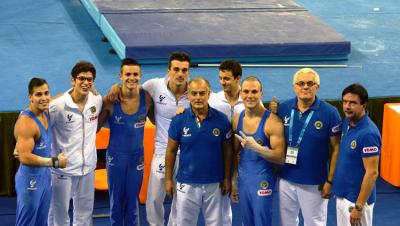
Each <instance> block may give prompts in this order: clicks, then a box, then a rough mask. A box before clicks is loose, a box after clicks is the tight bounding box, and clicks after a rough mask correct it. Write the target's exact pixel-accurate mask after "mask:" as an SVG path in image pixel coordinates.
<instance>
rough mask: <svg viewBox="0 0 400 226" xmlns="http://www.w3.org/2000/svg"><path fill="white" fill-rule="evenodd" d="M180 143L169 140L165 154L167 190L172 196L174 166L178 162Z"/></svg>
mask: <svg viewBox="0 0 400 226" xmlns="http://www.w3.org/2000/svg"><path fill="white" fill-rule="evenodd" d="M178 147H179V143H178V141H175V140H173V139H171V138H168V144H167V150H166V153H165V190H166V193H167V195H170V196H172V195H173V194H174V187H175V186H174V182H173V178H172V177H173V174H174V172H173V171H174V165H175V160H176V154H177V152H178Z"/></svg>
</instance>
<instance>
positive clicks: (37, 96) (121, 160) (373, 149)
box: [15, 52, 381, 226]
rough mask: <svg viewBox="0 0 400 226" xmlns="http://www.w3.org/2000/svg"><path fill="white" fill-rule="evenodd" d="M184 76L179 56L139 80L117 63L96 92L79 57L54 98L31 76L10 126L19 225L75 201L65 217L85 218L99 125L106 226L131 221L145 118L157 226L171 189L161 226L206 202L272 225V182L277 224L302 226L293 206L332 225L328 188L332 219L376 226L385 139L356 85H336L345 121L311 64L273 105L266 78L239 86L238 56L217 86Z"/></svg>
mask: <svg viewBox="0 0 400 226" xmlns="http://www.w3.org/2000/svg"><path fill="white" fill-rule="evenodd" d="M189 74H190V57H189V55H188V54H187V53H185V52H174V53H172V54H171V56H170V59H169V63H168V69H167V75H166V76H165V77H164V78H155V79H150V80H148V81H146V82H145V83H144V84H143V85H140V79H141V70H140V66H139V64H138V63H137V62H136V61H135V60H133V59H124V60H123V61H122V63H121V70H120V75H119V76H120V79H121V81H122V84H121V85H119V86H116V87H115V86H114V89H112V91H111V92H110V93H109V94H107V95H106V96H104V97H103V98H101V97H100V95H97V92H96V91H95V90H93V88H94V79H95V76H96V71H95V69H94V66H93V65H92V64H90V63H89V62H79V63H78V64H76V65H75V66H74V68H73V69H72V72H71V84H72V89H71V90H68V91H67V92H66V93H64V94H63V95H61V96H59V97H57V98H55V99H54V100H52V101H51V102H50V96H49V89H48V85H47V83H46V82H45V81H44V80H43V79H32V80H31V83H30V85H29V99H30V101H31V103H30V105H29V107H28V108H27V109H26V110H24V111H22V112H21V116H20V117H19V119H18V121H17V123H16V126H15V137H16V140H17V146H16V151H17V152H18V154H19V159H20V162H21V166H20V169H19V170H18V172H17V174H16V191H17V225H46V224H47V222H48V224H49V225H69V224H70V219H69V215H68V209H69V203H70V200H71V199H72V200H73V206H74V209H73V210H74V211H73V212H74V213H73V219H72V221H73V224H74V225H90V222H91V214H92V210H93V200H94V187H93V186H94V169H95V165H96V148H95V135H96V131H97V130H98V129H99V128H100V127H101V126H102V125H103V124H104V123H105V122H106V121H107V122H108V124H109V126H110V132H111V136H110V147H109V149H108V151H107V164H106V165H107V173H108V183H109V193H110V215H111V216H110V220H111V224H112V225H137V221H138V217H137V197H138V194H139V189H140V185H141V183H142V177H143V127H144V123H145V120H146V116H148V117H149V118H150V120H151V121H152V122H154V123H155V124H156V138H155V150H154V155H153V160H152V163H151V171H150V177H149V184H148V193H147V200H146V215H147V221H148V223H149V224H150V225H152V226H153V225H164V208H163V202H164V198H165V196H166V195H167V194H168V195H171V196H172V197H173V199H172V200H173V201H172V205H171V212H170V215H169V221H168V225H183V226H184V225H196V224H197V218H198V215H199V211H200V210H202V211H203V215H204V218H205V223H206V225H218V226H220V225H224V226H225V225H232V211H231V200H232V201H238V202H239V206H240V210H241V215H242V222H243V225H257V226H258V225H271V224H272V213H271V212H272V211H271V210H272V196H273V191H274V189H275V184H277V189H278V196H279V217H280V222H281V224H282V225H283V226H286V225H298V222H299V220H298V219H299V217H298V215H299V212H300V209H301V212H302V215H303V218H304V224H305V225H306V226H310V225H315V226H317V225H318V226H319V225H326V220H327V203H328V200H329V198H330V197H331V194H334V195H335V196H336V200H337V201H336V202H337V205H336V206H337V207H336V208H337V222H338V225H372V212H373V206H374V202H375V180H376V178H377V176H378V162H379V153H380V146H381V143H380V142H381V138H380V134H379V131H378V129H377V128H376V126H375V124H374V123H373V122H372V121H371V120H370V119H369V117H368V114H367V111H366V107H367V102H368V93H367V91H366V90H365V88H364V87H362V86H361V85H359V84H352V85H350V86H348V87H347V88H345V89H344V90H343V93H342V100H343V111H344V114H345V119H344V121H343V122H342V120H341V118H340V115H339V113H338V111H337V109H336V108H334V107H333V106H331V105H330V104H328V103H326V102H324V101H322V100H319V99H318V98H317V95H316V94H317V91H318V89H319V87H320V78H319V75H318V73H317V72H316V71H314V70H313V69H310V68H303V69H300V70H299V71H297V72H296V74H295V75H294V78H293V83H292V86H293V90H294V92H295V94H296V96H295V97H294V98H293V99H290V100H287V101H285V102H283V103H281V104H278V102H277V101H276V100H275V98H273V100H272V101H271V104H270V110H271V111H270V110H267V109H266V108H264V106H263V105H262V102H261V100H262V88H263V87H262V83H261V82H260V80H258V79H257V78H256V77H247V78H245V79H244V80H243V81H242V82H241V77H242V68H241V65H240V63H239V62H237V61H235V60H226V61H224V62H222V63H221V64H220V67H219V81H220V84H221V86H222V89H223V90H222V91H221V92H219V93H213V92H212V91H211V88H210V84H209V82H208V81H207V80H206V79H204V78H202V77H197V78H192V79H191V80H189ZM38 81H40V82H38ZM91 90H92V91H91ZM115 96H119V97H120V98H119V101H115V98H113V97H115ZM102 99H103V100H102ZM49 103H50V107H49ZM182 109H184V110H183V112H182ZM28 112H29V113H28ZM47 112H48V113H47ZM48 115H49V116H48ZM330 147H331V149H330ZM50 150H51V151H50ZM330 150H331V151H330ZM50 152H51V153H50ZM51 156H53V157H51ZM55 156H57V157H55ZM329 156H331V157H330V158H329ZM329 159H330V161H329ZM274 164H277V165H278V172H277V175H276V173H275V172H274V169H275V168H274ZM37 166H39V167H37ZM49 167H52V169H51V186H50V170H49ZM28 197H29V198H28ZM39 208H40V211H37V210H38V209H39Z"/></svg>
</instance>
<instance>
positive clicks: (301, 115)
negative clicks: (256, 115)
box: [271, 68, 341, 226]
mask: <svg viewBox="0 0 400 226" xmlns="http://www.w3.org/2000/svg"><path fill="white" fill-rule="evenodd" d="M319 85H320V79H319V75H318V73H317V72H316V71H314V70H313V69H311V68H303V69H300V70H299V71H297V72H296V73H295V75H294V78H293V90H294V92H295V94H296V97H295V98H293V99H290V100H287V101H285V102H283V103H282V104H281V105H280V106H279V110H278V115H279V117H280V118H281V120H282V121H283V124H284V127H285V138H286V146H287V150H286V158H285V164H284V165H283V166H282V167H281V168H280V169H279V177H280V180H279V207H280V209H279V210H280V220H281V224H282V225H283V226H287V225H290V226H292V225H298V222H299V218H298V215H299V210H300V209H301V213H302V215H303V218H304V225H305V226H325V225H326V220H327V207H328V206H327V205H328V199H329V197H330V192H331V185H332V180H333V175H334V172H335V165H336V160H337V155H338V150H339V141H340V131H341V119H340V115H339V113H338V111H337V109H336V108H335V107H333V106H332V105H330V104H328V103H326V102H324V101H321V100H319V99H318V98H317V96H316V94H317V91H318V89H319ZM271 110H273V109H271ZM329 145H331V146H332V157H331V161H330V166H329V173H328V159H329Z"/></svg>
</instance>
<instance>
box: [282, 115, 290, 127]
mask: <svg viewBox="0 0 400 226" xmlns="http://www.w3.org/2000/svg"><path fill="white" fill-rule="evenodd" d="M289 120H290V117H289V116H285V117H284V118H283V125H284V126H289Z"/></svg>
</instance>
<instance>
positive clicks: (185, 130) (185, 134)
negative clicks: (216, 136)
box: [182, 127, 192, 137]
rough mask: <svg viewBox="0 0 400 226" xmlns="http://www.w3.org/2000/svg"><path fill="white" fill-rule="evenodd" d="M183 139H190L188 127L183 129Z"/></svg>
mask: <svg viewBox="0 0 400 226" xmlns="http://www.w3.org/2000/svg"><path fill="white" fill-rule="evenodd" d="M182 136H184V137H190V136H192V134H190V133H189V128H188V127H183V135H182Z"/></svg>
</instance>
